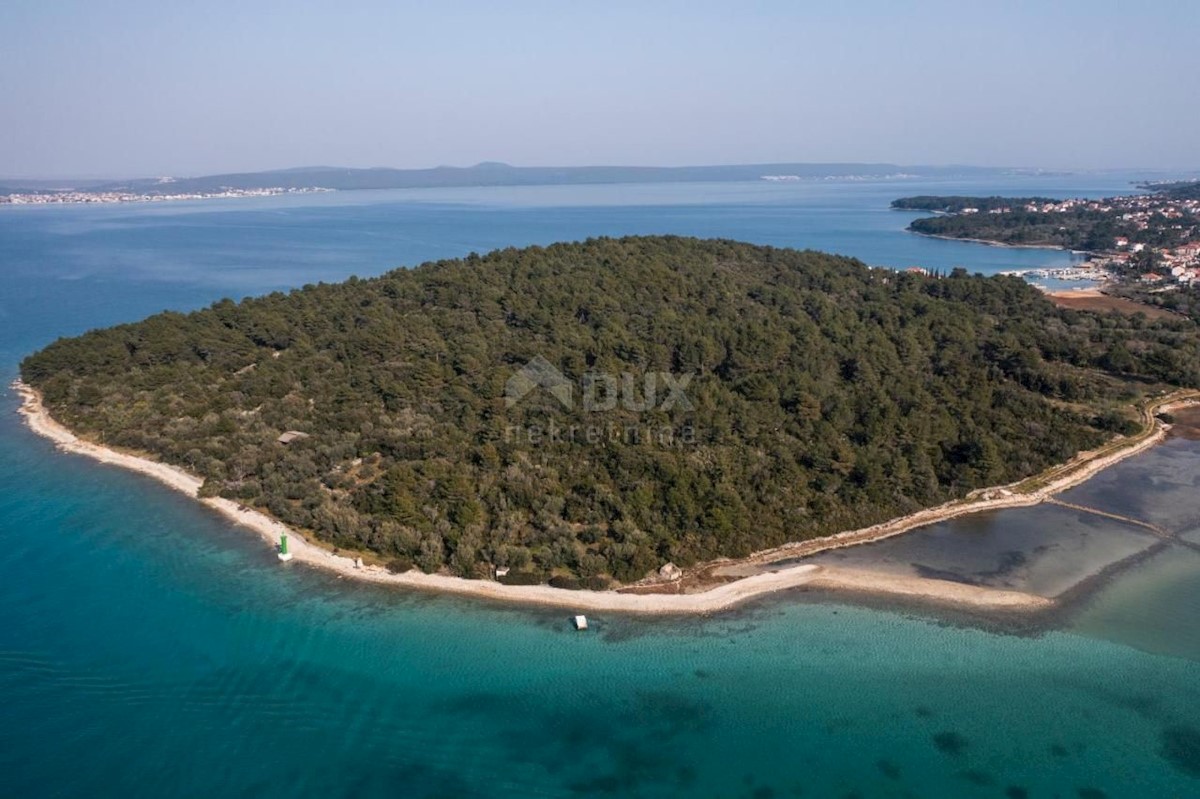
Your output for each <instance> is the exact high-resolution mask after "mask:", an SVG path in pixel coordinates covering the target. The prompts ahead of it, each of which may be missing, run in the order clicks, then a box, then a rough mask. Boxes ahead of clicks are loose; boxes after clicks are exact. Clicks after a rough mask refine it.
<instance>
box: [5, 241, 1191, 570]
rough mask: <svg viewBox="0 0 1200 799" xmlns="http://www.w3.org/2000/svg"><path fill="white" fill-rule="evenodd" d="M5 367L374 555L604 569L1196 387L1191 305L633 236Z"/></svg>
mask: <svg viewBox="0 0 1200 799" xmlns="http://www.w3.org/2000/svg"><path fill="white" fill-rule="evenodd" d="M21 375H22V378H23V380H24V381H25V383H26V384H28V386H30V387H31V392H33V391H35V392H36V397H33V395H32V393H31V400H30V401H31V402H33V403H34V406H36V407H44V409H45V410H46V411H47V412H49V413H50V414H52V415H53V417H54V419H56V420H58V421H59V422H62V423H63V424H65V425H67V426H68V427H69V428H70V429H71V430H72V431H74V432H75V433H77V434H78V435H79V436H82V437H84V438H85V439H87V440H88V441H91V442H94V444H97V445H101V446H102V447H104V448H109V450H110V451H121V452H131V453H139V454H142V455H145V456H148V457H150V458H153V459H156V460H159V461H161V462H163V463H165V464H170V465H173V466H178V467H181V468H182V469H184V470H186V471H187V472H188V473H191V474H194V475H197V476H199V478H200V480H202V481H203V485H202V488H201V490H200V494H201V496H205V497H221V498H224V499H225V500H227V501H229V502H232V503H237V504H238V505H239V506H240V507H242V508H244V509H248V510H257V511H261V512H263V513H266V514H269V515H270V516H271V517H273V518H274V519H277V520H279V521H281V522H283V523H285V524H287V525H289V526H291V527H292V528H293V529H296V530H300V531H304V533H305V534H306V535H307V536H311V537H313V538H315V539H317V540H320V541H323V542H325V544H326V545H327V546H329V547H333V548H337V549H339V550H341V551H343V552H346V553H351V554H352V555H353V556H354V557H365V558H366V559H367V562H368V564H370V563H371V562H374V563H377V564H381V565H383V566H386V567H387V569H388V570H390V571H392V572H395V573H404V572H407V571H408V570H410V569H417V570H420V571H423V572H425V573H427V574H439V573H440V574H443V575H453V576H456V577H460V578H471V579H477V580H485V581H488V580H493V579H499V580H500V582H506V583H510V584H511V583H517V584H536V583H549V584H550V585H553V586H557V587H563V588H593V589H599V588H606V587H614V586H619V585H629V584H634V583H639V582H640V581H643V580H646V579H648V578H649V579H651V580H652V581H660V580H664V579H665V580H671V579H678V577H679V574H680V572H679V570H681V569H682V570H687V569H689V568H693V567H697V566H698V565H700V564H703V563H705V562H711V561H713V560H714V559H717V558H726V557H728V558H739V557H744V556H747V555H750V554H751V553H753V552H755V551H758V550H763V549H767V548H771V547H779V546H781V545H784V544H787V543H788V542H796V541H803V540H808V539H814V538H817V537H820V536H827V535H830V534H833V533H838V532H840V531H844V530H856V529H861V528H866V527H869V526H870V525H875V524H879V523H885V522H888V520H891V519H894V518H895V517H901V516H904V515H906V514H913V513H916V512H919V511H921V510H922V509H926V508H930V507H933V506H939V505H941V504H942V503H947V502H950V503H955V502H958V501H961V500H962V499H963V498H964V497H967V496H968V495H972V492H976V491H977V490H979V489H982V488H986V487H989V486H996V485H1003V484H1012V483H1014V482H1016V481H1020V480H1022V479H1023V478H1027V477H1030V476H1032V475H1035V474H1037V473H1039V472H1041V471H1042V470H1044V469H1046V468H1048V467H1052V466H1054V465H1055V464H1060V463H1064V462H1067V461H1070V460H1071V459H1072V458H1073V457H1074V456H1075V455H1076V453H1078V452H1080V451H1081V450H1088V449H1094V448H1098V447H1101V448H1102V447H1104V446H1107V445H1108V443H1109V442H1111V441H1112V440H1113V438H1114V436H1119V435H1126V436H1136V437H1139V438H1136V439H1135V438H1130V439H1129V440H1130V441H1131V442H1132V441H1135V440H1142V437H1144V436H1146V435H1149V433H1150V432H1152V428H1153V421H1154V420H1153V416H1152V415H1151V414H1150V413H1149V412H1148V411H1146V410H1145V409H1143V410H1137V409H1135V407H1134V406H1135V404H1136V403H1138V402H1141V401H1142V400H1143V399H1146V398H1150V397H1152V396H1160V395H1164V394H1166V393H1167V392H1171V391H1174V390H1176V389H1178V388H1179V387H1193V388H1194V387H1197V386H1200V332H1198V330H1197V328H1196V326H1195V325H1194V324H1192V323H1190V322H1187V321H1186V320H1182V319H1180V320H1178V321H1171V320H1161V321H1154V322H1145V321H1144V320H1137V319H1129V318H1125V317H1112V318H1102V317H1100V316H1097V315H1093V314H1087V313H1078V312H1075V311H1070V310H1063V309H1059V308H1056V307H1055V306H1054V305H1053V304H1052V303H1050V302H1049V301H1048V300H1047V299H1046V298H1045V297H1044V296H1043V295H1042V294H1041V293H1040V292H1039V291H1037V290H1036V289H1035V288H1033V287H1031V286H1029V285H1028V284H1027V283H1025V282H1024V281H1022V280H1019V279H1016V278H1011V277H1002V276H998V277H991V278H984V277H981V276H972V275H968V274H966V273H965V272H963V271H961V270H958V271H956V272H954V273H953V274H950V275H947V276H944V277H933V276H925V275H919V274H910V273H904V272H894V271H892V270H887V269H872V268H869V267H867V266H866V265H864V264H862V263H861V262H859V261H857V260H854V259H850V258H844V257H838V256H832V255H825V254H821V253H817V252H812V251H805V252H800V251H794V250H786V249H774V248H769V247H759V246H753V245H749V244H741V243H736V242H731V241H720V240H714V241H702V240H695V239H687V238H677V237H632V238H622V239H594V240H589V241H586V242H582V243H576V244H558V245H553V246H549V247H529V248H526V249H511V248H510V249H505V250H500V251H497V252H494V253H491V254H489V255H486V256H476V255H471V256H469V257H467V258H464V259H459V260H448V261H439V262H436V263H428V264H424V265H422V266H419V267H416V268H413V269H407V270H405V269H402V270H397V271H394V272H390V273H388V274H385V275H383V276H381V277H378V278H374V279H369V280H361V279H356V278H351V279H350V280H348V281H347V282H345V283H341V284H337V285H325V284H321V285H315V286H306V287H304V288H302V289H299V290H297V291H293V292H291V293H287V294H284V293H275V294H271V295H269V296H266V297H262V298H258V299H249V300H245V301H243V302H240V303H235V302H233V301H230V300H224V301H221V302H218V303H216V304H215V305H213V306H212V307H210V308H207V309H205V310H201V311H197V312H194V313H190V314H179V313H170V312H168V313H162V314H159V315H156V316H153V317H150V318H149V319H147V320H145V321H143V322H139V323H136V324H126V325H120V326H117V327H113V328H108V329H105V330H97V331H93V332H90V333H87V334H85V335H83V336H79V337H75V338H70V339H62V340H59V341H57V342H55V343H53V344H51V345H50V346H48V347H46V348H45V349H43V350H42V351H40V352H38V353H35V354H33V355H31V356H29V357H27V358H26V359H25V360H24V361H23V362H22V364H21ZM1147 425H1149V426H1147ZM1147 440H1148V439H1147ZM89 446H90V445H89ZM197 485H199V481H197ZM1010 493H1011V492H1010ZM997 496H999V495H997ZM668 567H669V568H668Z"/></svg>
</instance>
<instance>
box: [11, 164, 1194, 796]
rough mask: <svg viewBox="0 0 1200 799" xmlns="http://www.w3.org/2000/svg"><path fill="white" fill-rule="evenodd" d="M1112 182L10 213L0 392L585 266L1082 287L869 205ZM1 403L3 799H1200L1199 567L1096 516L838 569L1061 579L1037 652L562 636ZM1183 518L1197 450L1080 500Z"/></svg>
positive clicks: (992, 635)
mask: <svg viewBox="0 0 1200 799" xmlns="http://www.w3.org/2000/svg"><path fill="white" fill-rule="evenodd" d="M1137 177H1140V176H1138V175H1131V174H1125V173H1102V174H1070V175H1061V174H1060V175H1049V174H1047V175H995V176H991V177H985V176H974V177H971V178H969V179H962V180H950V179H945V180H937V181H932V180H925V179H920V178H910V179H893V180H878V181H812V182H795V183H767V182H756V183H749V182H748V183H719V184H718V183H714V184H663V185H655V184H647V185H604V186H569V187H567V186H546V187H493V188H475V189H444V190H442V189H426V190H401V191H360V192H339V193H329V194H308V195H297V196H280V197H270V198H254V199H230V200H208V201H197V202H174V203H162V204H143V205H133V204H129V205H96V206H45V207H4V208H0V383H2V385H3V386H5V387H7V385H8V383H9V382H10V381H11V380H12V379H13V378H15V377H16V375H17V370H18V364H19V362H20V359H21V358H22V357H23V356H24V355H26V354H27V353H29V352H31V351H33V350H35V349H37V348H39V347H41V346H44V345H45V344H47V343H49V342H51V341H53V340H54V339H56V338H57V337H60V336H70V335H75V334H78V333H81V332H83V331H85V330H88V329H90V328H95V327H100V326H107V325H112V324H116V323H120V322H126V321H134V320H137V319H140V318H142V317H144V316H146V315H148V314H151V313H155V312H157V311H160V310H163V309H175V310H188V309H194V308H199V307H202V306H205V305H208V304H209V303H212V302H214V301H216V300H218V299H221V298H223V297H233V298H240V297H244V296H249V295H255V294H260V293H264V292H268V291H274V290H286V289H289V288H293V287H297V286H301V285H304V284H309V283H317V282H320V281H327V282H330V281H339V280H342V279H345V278H346V277H348V276H350V275H358V276H362V277H366V276H370V275H375V274H379V273H382V272H384V271H387V270H389V269H393V268H398V267H407V266H412V265H415V264H419V263H421V262H424V261H428V260H432V259H440V258H454V257H458V256H463V255H466V254H468V253H470V252H479V253H483V252H486V251H489V250H492V249H495V248H498V247H507V246H521V245H528V244H535V243H536V244H546V243H550V242H555V241H562V240H577V239H583V238H587V237H592V236H618V235H625V234H660V233H664V234H665V233H671V234H681V235H690V236H703V237H723V238H731V239H739V240H745V241H750V242H756V243H762V244H771V245H778V246H787V247H800V248H814V249H820V250H827V251H831V252H837V253H843V254H846V255H852V256H855V257H858V258H860V259H862V260H863V261H865V262H867V263H869V264H872V265H879V266H890V267H898V268H904V267H909V266H922V267H925V268H927V269H941V270H947V269H951V268H954V267H957V266H962V267H965V268H967V269H968V270H969V271H971V272H982V273H985V274H992V273H996V272H999V271H1004V270H1010V269H1029V268H1039V267H1054V266H1063V265H1068V264H1070V263H1071V262H1072V259H1073V257H1074V256H1072V255H1071V254H1070V253H1067V252H1061V251H1055V250H1025V249H1020V250H1018V249H1007V248H998V247H988V246H984V245H979V244H970V243H962V242H950V241H940V240H934V239H929V238H923V237H919V236H916V235H913V234H910V233H907V232H905V230H904V228H905V226H906V225H907V224H908V222H909V221H910V220H911V219H913V218H915V216H917V215H916V214H912V213H904V212H899V211H893V210H890V209H889V207H888V203H889V202H890V201H891V200H892V199H894V198H896V197H900V196H905V195H914V194H1039V195H1047V196H1055V197H1070V196H1096V197H1099V196H1108V195H1112V194H1116V193H1125V192H1131V191H1134V187H1133V186H1132V185H1131V182H1130V181H1131V180H1134V179H1136V178H1137ZM17 405H18V401H17V397H16V396H15V394H14V393H13V392H12V391H11V390H8V389H7V388H5V389H4V393H3V395H2V396H0V411H2V412H0V796H3V797H42V796H62V797H75V796H86V797H106V796H139V797H158V796H188V797H192V796H194V797H218V796H219V797H226V796H229V797H297V796H320V797H340V796H344V797H454V798H456V799H468V798H469V797H743V798H745V799H771V798H772V797H777V798H779V799H782V798H783V797H846V798H847V799H848V798H850V797H858V798H859V799H865V798H867V797H915V796H920V797H957V796H963V797H1008V798H1009V799H1019V798H1020V797H1083V798H1084V799H1089V798H1090V799H1095V798H1096V797H1105V796H1107V797H1195V796H1200V552H1197V551H1196V550H1195V549H1191V548H1187V547H1185V546H1181V545H1173V544H1162V543H1161V542H1158V541H1157V540H1154V541H1148V540H1147V539H1146V536H1145V535H1144V531H1142V532H1139V531H1138V530H1137V529H1133V528H1129V529H1126V530H1124V534H1125V537H1122V532H1121V530H1116V529H1114V527H1113V525H1118V526H1119V524H1118V522H1116V521H1114V520H1112V519H1110V518H1107V517H1096V516H1088V515H1087V514H1080V513H1079V512H1075V511H1070V510H1068V509H1063V508H1055V509H1053V510H1051V509H1048V508H1040V509H1027V510H1025V511H1019V510H1014V511H1012V512H1011V513H1010V512H1009V511H1002V512H1000V513H998V514H992V515H991V516H989V517H986V518H983V519H979V518H972V519H964V520H958V521H956V522H950V523H947V524H944V525H940V526H938V527H937V528H936V529H934V528H931V529H929V530H926V531H921V532H920V533H916V534H914V536H916V537H914V538H913V539H911V543H910V544H907V545H906V546H909V547H910V548H909V549H908V550H905V549H904V548H903V547H898V546H897V544H895V543H890V544H889V548H888V549H883V550H880V551H879V552H876V553H870V552H868V551H867V550H863V551H861V552H856V553H854V557H855V558H860V559H861V558H866V557H875V558H876V559H877V560H878V561H879V562H880V563H882V564H885V566H886V567H887V568H891V569H894V570H911V569H915V570H917V571H918V572H920V571H921V570H922V569H925V570H926V571H925V572H924V573H931V572H930V571H929V570H933V571H935V572H937V573H939V574H943V575H946V576H947V577H948V578H949V579H956V577H954V575H955V574H957V575H958V577H957V579H967V580H972V579H975V580H979V581H982V582H984V583H985V584H990V583H987V581H988V580H991V581H993V582H995V583H997V584H1004V585H1009V584H1012V583H1011V582H1010V581H1013V580H1018V581H1023V582H1021V583H1020V584H1021V585H1023V586H1024V587H1025V588H1027V589H1029V590H1034V589H1042V590H1047V591H1058V590H1062V588H1063V586H1064V585H1067V584H1068V583H1072V581H1073V580H1074V579H1075V578H1074V577H1073V576H1072V575H1071V574H1065V572H1064V569H1063V568H1060V566H1061V563H1062V562H1063V561H1056V560H1055V558H1056V557H1058V558H1067V559H1070V558H1072V557H1074V558H1076V560H1074V561H1071V562H1072V563H1075V564H1078V563H1080V562H1082V561H1080V560H1079V559H1081V558H1082V559H1083V561H1086V562H1087V563H1088V564H1091V565H1090V566H1089V567H1088V568H1089V569H1091V571H1089V572H1088V573H1089V575H1091V576H1090V577H1089V579H1088V580H1086V581H1085V583H1086V585H1085V588H1086V590H1078V591H1075V592H1074V593H1073V594H1072V599H1071V601H1070V602H1069V603H1067V605H1066V606H1065V607H1064V608H1063V609H1062V610H1061V611H1060V612H1057V613H1055V614H1053V616H1052V617H1048V618H1045V619H1041V620H1038V621H1037V622H1029V623H1016V622H1014V621H1013V620H1012V619H1000V618H987V617H982V616H981V617H973V616H968V615H963V614H956V613H954V612H951V611H946V610H943V609H939V608H936V607H920V606H905V605H900V604H894V603H892V602H889V601H886V600H882V599H867V598H858V597H852V596H847V595H821V594H815V593H811V592H805V591H796V592H792V593H785V594H780V595H776V596H772V597H769V598H765V599H761V600H758V601H755V602H752V603H750V604H747V605H745V606H743V607H741V608H739V609H737V610H734V611H731V612H727V613H720V614H715V615H712V616H707V617H699V618H692V617H680V618H671V617H667V618H638V617H632V616H622V615H619V614H609V613H597V614H594V616H593V617H592V618H591V619H590V621H591V626H590V629H589V630H588V631H586V632H577V631H575V630H574V629H573V628H572V626H571V624H570V619H569V615H568V614H567V613H565V612H563V611H561V610H547V609H538V608H527V607H514V606H507V605H496V604H490V603H487V602H484V601H477V600H466V599H460V598H450V597H444V596H434V595H427V594H421V593H414V592H411V591H407V590H401V589H397V588H385V587H379V586H368V585H360V584H357V583H354V582H352V581H349V580H345V579H340V578H338V577H336V576H332V575H329V574H324V573H321V572H318V571H315V570H312V569H310V568H307V567H304V566H301V565H299V564H289V565H282V564H280V563H279V562H278V561H277V560H276V558H275V556H274V553H273V552H272V551H270V550H268V549H267V548H265V547H263V546H262V544H261V542H260V540H259V539H258V538H257V537H256V536H254V535H250V534H248V533H247V532H245V531H244V530H241V529H239V528H238V527H236V526H235V525H233V524H231V523H230V522H228V521H226V520H224V519H223V518H221V517H219V516H217V515H215V514H213V513H211V512H210V511H208V510H207V509H206V508H204V507H203V506H200V505H199V504H197V503H195V502H193V501H191V500H189V499H188V498H186V497H184V496H182V495H180V494H178V493H174V492H172V491H169V490H167V489H165V488H163V487H161V486H160V485H158V484H156V483H154V482H152V481H150V480H149V479H147V478H144V477H141V476H139V475H135V474H130V473H126V472H124V471H121V470H118V469H116V468H112V467H107V466H102V465H98V464H96V463H94V462H91V461H88V460H86V459H83V458H81V457H78V456H73V455H67V454H63V453H60V452H58V451H56V450H55V448H54V447H53V445H52V444H50V443H49V442H47V441H45V440H43V439H41V438H38V437H36V436H34V435H33V434H32V433H30V432H29V431H28V430H26V429H25V427H24V426H23V425H22V424H21V422H20V418H19V417H18V415H17V414H16V413H15V411H16V408H17ZM1198 488H1200V441H1197V440H1196V437H1194V436H1193V437H1187V436H1177V437H1173V438H1172V439H1171V440H1170V441H1169V442H1167V443H1166V444H1164V445H1162V446H1160V447H1158V448H1156V449H1154V450H1152V451H1151V452H1149V453H1147V454H1145V455H1143V456H1141V457H1139V458H1135V459H1133V460H1130V461H1127V462H1125V463H1123V464H1122V465H1121V466H1119V467H1117V468H1116V469H1114V470H1111V471H1109V472H1105V473H1103V474H1101V475H1100V476H1098V477H1097V478H1094V479H1093V481H1090V482H1089V483H1086V484H1084V485H1083V486H1081V487H1079V488H1077V489H1074V492H1075V493H1073V494H1072V500H1073V501H1074V502H1076V503H1078V504H1080V505H1095V506H1099V507H1102V508H1103V509H1105V510H1107V511H1108V512H1110V513H1114V514H1118V515H1127V516H1131V517H1136V518H1139V519H1148V520H1149V521H1151V522H1153V523H1155V524H1158V525H1161V526H1163V527H1166V528H1168V529H1170V530H1171V531H1172V533H1176V534H1178V535H1179V536H1180V537H1181V538H1183V539H1185V540H1192V541H1194V542H1196V543H1200V491H1198V490H1197V489H1198ZM1085 517H1086V518H1085ZM964 541H966V542H968V544H967V545H964V543H963V542H964ZM972 541H980V542H982V543H981V546H979V547H973V546H970V545H969V542H972ZM1131 542H1132V543H1131ZM885 543H886V542H885ZM1135 552H1140V553H1142V554H1140V555H1138V556H1137V557H1133V558H1130V557H1127V556H1128V555H1129V554H1130V553H1135ZM1056 553H1057V554H1056ZM1114 562H1120V563H1121V564H1124V565H1122V566H1121V568H1117V569H1113V568H1111V566H1112V564H1113V563H1114ZM996 564H999V565H998V566H997V565H996ZM856 565H862V564H861V563H857V564H856ZM1065 571H1066V572H1069V571H1070V569H1066V570H1065ZM1064 575H1065V576H1064ZM1076 576H1077V575H1076Z"/></svg>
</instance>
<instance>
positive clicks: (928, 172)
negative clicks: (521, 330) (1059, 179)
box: [0, 162, 1044, 204]
mask: <svg viewBox="0 0 1200 799" xmlns="http://www.w3.org/2000/svg"><path fill="white" fill-rule="evenodd" d="M1027 173H1037V174H1044V173H1041V172H1039V171H1036V170H1020V169H996V168H990V167H971V166H898V165H896V164H858V163H827V164H821V163H816V164H806V163H771V164H736V165H717V166H681V167H654V166H649V167H643V166H573V167H541V166H533V167H522V166H511V165H509V164H503V163H497V162H484V163H481V164H476V165H474V166H469V167H453V166H439V167H433V168H431V169H392V168H387V167H378V168H372V169H350V168H343V167H327V166H316V167H299V168H294V169H277V170H270V171H265V172H240V173H230V174H222V175H207V176H201V177H156V178H140V179H136V180H124V181H97V180H87V181H25V182H23V183H22V182H20V181H7V182H6V183H7V185H4V186H0V204H5V203H8V204H51V203H85V202H86V203H109V202H153V201H162V200H173V199H189V200H191V199H209V198H217V197H237V196H257V195H260V194H263V193H266V194H283V193H291V192H298V191H299V192H311V191H349V190H358V189H425V188H451V187H468V186H552V185H588V184H610V183H695V182H729V181H747V180H764V181H770V182H780V181H782V182H792V181H816V180H887V179H900V178H914V177H927V178H938V177H943V178H944V177H963V176H976V175H1002V174H1027Z"/></svg>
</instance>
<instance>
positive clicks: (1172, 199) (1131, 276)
mask: <svg viewBox="0 0 1200 799" xmlns="http://www.w3.org/2000/svg"><path fill="white" fill-rule="evenodd" d="M1141 187H1142V188H1144V189H1147V190H1148V193H1145V194H1137V195H1131V196H1119V197H1108V198H1105V199H1100V200H1089V199H1068V200H1055V199H1051V198H1047V197H961V196H918V197H902V198H900V199H898V200H894V201H893V202H892V207H893V208H895V209H898V210H904V211H933V212H936V213H937V214H938V216H933V217H927V218H923V219H916V220H914V221H913V222H912V223H911V224H910V225H909V226H908V229H909V230H911V231H913V232H915V233H921V234H924V235H928V236H938V237H943V238H951V239H962V240H967V241H980V242H985V243H989V244H1002V245H1007V246H1024V247H1062V248H1065V249H1071V250H1079V251H1085V252H1087V253H1089V254H1090V256H1091V257H1090V259H1089V263H1088V265H1087V269H1088V270H1089V271H1091V272H1095V273H1097V274H1101V275H1103V276H1104V277H1105V278H1106V279H1107V280H1110V281H1111V284H1110V286H1109V287H1108V289H1107V290H1108V291H1110V292H1111V293H1112V294H1114V295H1116V296H1121V297H1127V298H1130V299H1133V300H1136V301H1137V302H1141V303H1143V304H1145V305H1149V306H1154V307H1158V308H1165V309H1169V310H1173V311H1176V312H1178V313H1180V314H1183V315H1186V316H1190V317H1191V318H1193V319H1195V320H1197V321H1200V181H1176V182H1160V183H1153V184H1141Z"/></svg>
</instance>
